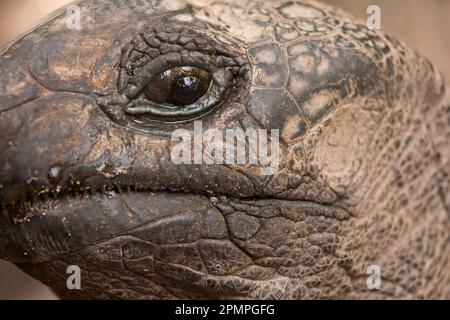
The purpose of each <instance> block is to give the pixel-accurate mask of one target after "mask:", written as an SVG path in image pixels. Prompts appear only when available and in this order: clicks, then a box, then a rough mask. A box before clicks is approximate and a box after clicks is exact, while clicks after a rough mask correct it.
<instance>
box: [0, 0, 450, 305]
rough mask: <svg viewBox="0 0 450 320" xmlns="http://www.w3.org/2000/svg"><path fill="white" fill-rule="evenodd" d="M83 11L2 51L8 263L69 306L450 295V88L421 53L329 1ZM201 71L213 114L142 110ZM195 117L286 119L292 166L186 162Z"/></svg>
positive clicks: (256, 123) (256, 124)
mask: <svg viewBox="0 0 450 320" xmlns="http://www.w3.org/2000/svg"><path fill="white" fill-rule="evenodd" d="M78 6H79V8H80V10H81V19H82V20H81V30H76V29H70V28H68V26H67V16H66V14H65V11H61V12H59V13H55V15H54V16H53V17H52V18H50V19H49V20H48V21H47V22H45V23H43V24H42V25H40V26H38V27H36V28H35V29H33V30H32V31H30V32H29V33H27V34H26V35H24V36H23V37H21V38H20V39H19V40H17V41H16V42H15V43H13V44H12V45H11V46H9V47H8V48H5V49H4V51H3V52H2V53H1V54H0V71H1V72H0V128H1V130H2V134H1V135H0V202H1V214H0V258H2V259H4V260H8V261H11V262H13V263H15V264H16V265H18V266H19V267H20V268H21V269H22V270H24V271H25V272H27V273H28V274H30V275H31V276H33V277H35V278H36V279H38V280H40V281H42V282H43V283H44V284H46V285H48V286H50V287H51V288H52V289H53V290H54V291H55V292H56V293H57V294H58V295H59V296H60V297H62V298H66V299H77V298H92V299H202V298H209V299H397V298H402V299H449V298H450V272H449V270H450V251H449V250H448V248H449V241H450V238H449V236H450V232H449V230H450V229H449V227H450V209H449V208H450V197H449V191H450V179H449V173H450V169H449V168H450V163H449V156H450V146H449V143H448V142H449V139H450V97H449V94H448V89H446V87H445V84H444V83H443V80H442V78H441V76H440V74H439V72H437V71H436V70H435V69H434V67H433V66H432V65H431V64H430V63H429V62H428V61H427V60H426V59H425V58H423V57H422V56H421V55H420V54H418V53H417V52H415V51H414V50H412V49H410V48H408V47H406V46H405V45H403V44H402V43H401V42H399V41H397V40H395V39H392V38H391V37H389V36H386V35H384V34H383V33H381V32H378V31H375V30H368V29H367V27H366V26H365V25H364V24H363V23H359V22H357V21H355V20H354V19H353V18H352V17H350V16H348V15H346V14H345V13H343V12H341V11H339V10H337V9H335V8H332V7H328V6H326V5H323V4H320V3H317V2H310V1H301V2H283V1H275V2H274V1H258V2H254V1H246V0H244V1H242V0H241V1H227V2H226V3H223V2H213V1H208V0H191V1H182V0H180V1H172V0H171V1H169V0H161V1H156V0H155V1H150V0H145V1H142V0H140V1H138V0H131V1H118V0H114V1H103V0H100V1H82V2H80V3H78ZM186 64H189V65H198V66H201V67H202V68H203V69H205V70H207V71H208V72H211V73H214V74H215V75H216V78H214V81H216V82H214V85H215V87H214V88H215V89H214V90H216V91H214V90H212V89H210V91H208V94H211V98H210V99H209V100H205V103H204V104H203V105H201V107H202V108H200V107H199V106H200V104H195V103H194V104H193V105H192V108H193V109H190V108H185V109H189V110H191V114H189V115H187V114H186V113H185V111H182V112H178V111H174V110H165V109H161V106H158V105H156V104H151V105H149V104H146V105H145V108H143V109H134V110H135V112H134V113H133V112H130V111H129V109H127V108H133V107H135V106H136V103H135V101H136V100H139V99H140V97H141V95H142V92H143V89H144V88H145V86H146V85H147V84H148V81H149V79H148V75H149V74H155V73H158V72H159V71H164V70H165V69H169V68H171V67H174V66H177V67H182V66H185V65H186ZM211 88H212V87H211ZM162 90H163V89H162ZM149 98H151V97H149ZM149 100H151V99H149ZM130 106H131V107H130ZM150 106H151V108H150ZM194 107H195V108H194ZM197 107H198V108H197ZM136 110H138V111H139V112H136ZM155 110H156V111H155ZM161 110H163V111H164V112H161ZM183 110H184V109H183ZM192 110H194V111H192ZM195 120H201V121H202V125H203V128H204V130H207V129H211V128H214V129H219V130H225V129H230V128H231V129H233V128H234V129H242V130H244V131H245V130H247V129H251V128H254V129H267V130H271V129H278V130H279V133H280V157H279V159H280V166H279V168H278V169H277V171H276V172H275V173H274V174H273V175H261V172H260V168H258V167H255V166H251V165H231V164H211V165H209V164H191V165H189V164H181V165H177V164H174V163H173V161H172V160H171V148H172V147H173V141H171V133H172V132H173V131H174V130H176V129H185V130H187V131H189V132H193V130H194V121H195ZM72 265H77V266H79V267H80V269H81V277H82V278H81V279H82V280H81V282H82V288H81V290H70V289H68V288H67V285H66V281H67V278H68V276H69V275H68V274H67V268H68V267H69V266H72ZM370 266H379V268H380V270H381V277H382V284H381V288H380V289H378V290H370V289H369V288H368V287H367V283H366V281H367V278H368V276H369V275H367V269H368V268H369V267H370Z"/></svg>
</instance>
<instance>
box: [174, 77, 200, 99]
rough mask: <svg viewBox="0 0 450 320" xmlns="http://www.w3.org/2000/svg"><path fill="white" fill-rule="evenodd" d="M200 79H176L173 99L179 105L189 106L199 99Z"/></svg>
mask: <svg viewBox="0 0 450 320" xmlns="http://www.w3.org/2000/svg"><path fill="white" fill-rule="evenodd" d="M200 95H201V92H200V79H198V78H196V77H192V76H188V77H183V78H180V79H178V81H177V84H176V85H175V88H174V90H173V97H174V98H175V100H176V101H177V102H179V103H181V104H190V103H192V102H194V101H195V100H197V99H198V98H200Z"/></svg>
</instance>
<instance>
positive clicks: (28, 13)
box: [0, 0, 450, 299]
mask: <svg viewBox="0 0 450 320" xmlns="http://www.w3.org/2000/svg"><path fill="white" fill-rule="evenodd" d="M123 1H126V0H123ZM322 1H323V2H327V3H329V4H332V5H336V6H339V7H341V8H343V9H345V10H346V11H349V12H351V13H353V14H354V15H355V16H357V17H360V18H362V19H364V20H365V19H366V18H367V14H366V10H367V7H368V6H369V5H371V4H377V5H379V6H380V7H381V13H382V17H381V18H382V27H383V30H384V31H385V32H387V33H389V34H392V35H394V36H397V37H398V38H399V39H401V40H403V41H405V42H407V43H409V44H410V45H412V46H414V47H415V48H417V49H418V50H419V51H420V52H422V53H423V54H425V55H426V56H427V57H428V58H429V59H431V60H432V61H433V62H434V63H435V64H436V65H437V66H438V67H439V69H440V70H442V72H443V73H444V76H445V77H446V79H448V81H450V62H449V61H448V60H449V59H448V55H449V52H450V41H449V39H450V34H449V33H450V0H322ZM69 2H71V1H68V0H0V47H1V46H2V45H4V44H5V43H7V42H9V41H11V40H13V39H14V38H15V37H16V36H17V35H18V34H20V33H22V32H25V31H26V30H27V29H28V28H29V27H31V26H33V25H34V24H36V23H37V22H38V21H39V20H41V19H42V18H43V17H45V16H46V15H47V14H49V13H50V12H52V11H53V10H55V9H57V8H59V7H60V6H62V5H64V4H65V3H69ZM54 298H55V296H54V295H53V294H52V292H51V291H50V290H49V289H48V288H46V287H44V286H43V285H41V284H39V283H38V282H37V281H34V280H33V279H31V278H30V277H28V276H26V275H25V274H23V273H22V272H21V271H20V270H18V269H17V268H15V267H14V266H12V265H11V264H9V263H6V262H1V261H0V299H54Z"/></svg>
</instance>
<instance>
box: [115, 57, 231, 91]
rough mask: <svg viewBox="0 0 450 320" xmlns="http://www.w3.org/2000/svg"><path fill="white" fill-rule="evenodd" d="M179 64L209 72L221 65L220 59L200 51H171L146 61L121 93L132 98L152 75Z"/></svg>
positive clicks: (141, 89) (142, 88)
mask: <svg viewBox="0 0 450 320" xmlns="http://www.w3.org/2000/svg"><path fill="white" fill-rule="evenodd" d="M218 62H219V63H218ZM181 66H191V67H197V68H201V69H204V70H206V71H209V72H211V73H214V72H216V71H217V69H219V68H221V67H222V66H221V65H220V60H219V61H218V60H216V59H215V58H213V57H212V56H208V55H205V54H202V53H200V52H190V51H185V52H184V51H183V52H181V53H180V52H171V53H168V54H165V55H163V56H159V57H157V58H155V59H153V60H151V61H149V62H147V63H146V64H145V65H144V66H143V67H142V68H141V69H140V70H139V71H138V72H137V73H136V74H135V75H134V76H133V77H131V79H129V81H128V85H127V86H126V87H125V89H124V92H123V94H124V95H125V96H126V97H128V98H129V99H134V98H136V97H137V96H138V95H139V94H141V92H142V91H143V90H144V88H145V86H146V85H147V83H148V81H149V80H150V79H151V78H152V77H153V76H154V75H157V74H159V73H161V72H164V71H166V70H168V69H170V68H174V67H181Z"/></svg>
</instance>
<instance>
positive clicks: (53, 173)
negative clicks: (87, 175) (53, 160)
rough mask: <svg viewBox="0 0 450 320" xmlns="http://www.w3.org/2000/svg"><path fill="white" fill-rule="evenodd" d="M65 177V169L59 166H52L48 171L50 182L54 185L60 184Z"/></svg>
mask: <svg viewBox="0 0 450 320" xmlns="http://www.w3.org/2000/svg"><path fill="white" fill-rule="evenodd" d="M63 176H64V169H63V167H61V166H59V165H55V166H52V167H51V168H50V169H49V170H48V180H49V182H50V183H52V184H58V183H59V182H60V181H61V179H62V177H63Z"/></svg>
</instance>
